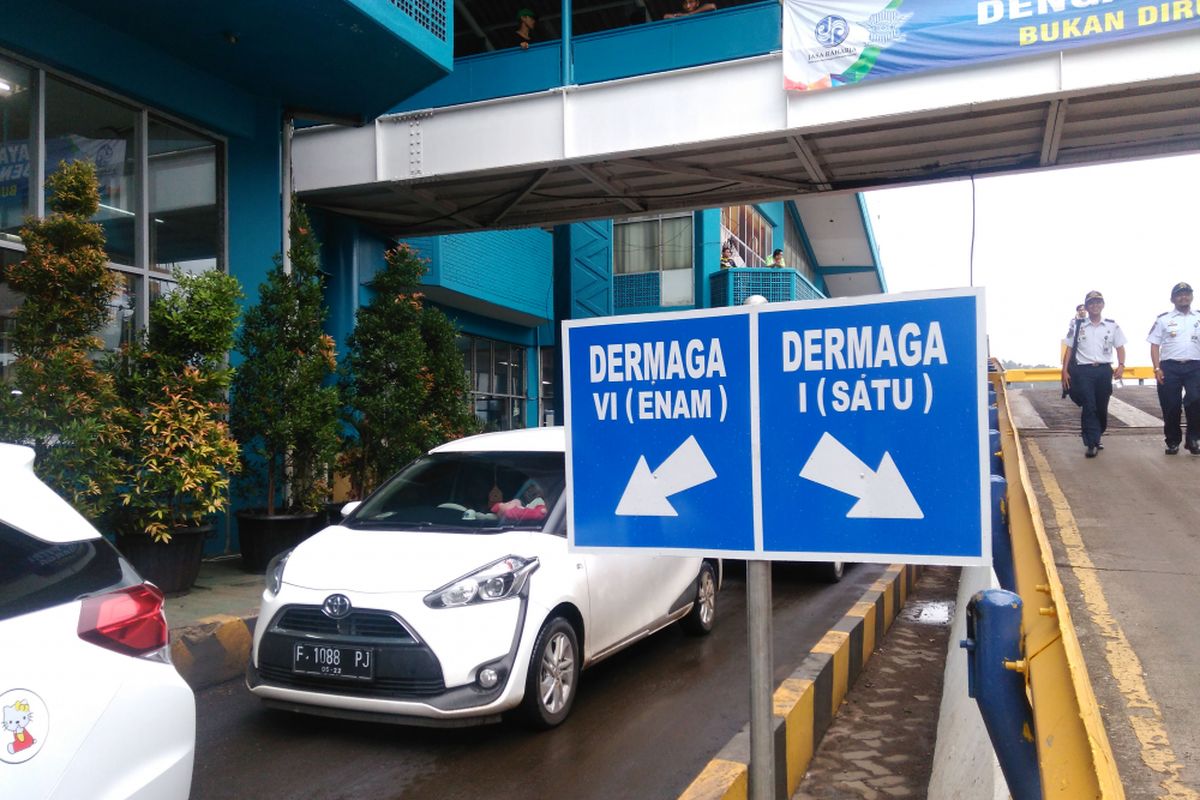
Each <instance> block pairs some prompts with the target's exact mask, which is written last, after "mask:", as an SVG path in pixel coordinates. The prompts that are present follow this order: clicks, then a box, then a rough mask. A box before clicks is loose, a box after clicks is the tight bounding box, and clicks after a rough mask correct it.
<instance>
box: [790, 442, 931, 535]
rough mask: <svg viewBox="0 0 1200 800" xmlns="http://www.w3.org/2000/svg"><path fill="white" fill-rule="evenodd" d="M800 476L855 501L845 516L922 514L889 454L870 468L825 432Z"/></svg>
mask: <svg viewBox="0 0 1200 800" xmlns="http://www.w3.org/2000/svg"><path fill="white" fill-rule="evenodd" d="M800 477H801V478H807V479H808V480H810V481H813V482H814V483H819V484H821V485H822V486H828V487H829V488H830V489H836V490H837V491H839V492H842V493H843V494H848V495H852V496H854V497H857V498H858V502H857V503H855V504H854V507H853V508H851V509H850V511H849V512H848V513H847V514H846V516H847V517H864V518H867V519H924V518H925V512H923V511H922V510H921V507H920V506H919V505H917V501H916V499H915V498H914V497H913V496H912V492H911V491H909V489H908V484H907V483H905V482H904V477H903V476H902V475H901V474H900V470H898V469H896V462H894V461H892V454H891V453H887V452H885V453H884V454H883V460H882V461H880V462H879V468H878V469H876V470H874V471H872V470H871V468H870V467H868V466H867V465H866V464H864V463H863V462H862V461H860V460H859V458H858V457H857V456H855V455H854V454H853V453H851V452H850V451H849V450H848V449H847V448H846V446H845V445H844V444H842V443H841V442H839V441H838V440H837V439H835V438H833V436H831V435H830V434H829V433H824V434H822V435H821V441H819V442H817V446H816V448H814V449H813V452H812V455H810V456H809V457H808V461H807V463H805V465H804V469H802V470H800Z"/></svg>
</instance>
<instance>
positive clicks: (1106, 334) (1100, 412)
mask: <svg viewBox="0 0 1200 800" xmlns="http://www.w3.org/2000/svg"><path fill="white" fill-rule="evenodd" d="M1083 305H1084V308H1086V309H1087V319H1083V320H1073V321H1072V323H1071V327H1070V329H1069V330H1068V331H1067V335H1066V338H1064V339H1063V343H1064V344H1065V345H1066V346H1067V350H1066V351H1065V352H1064V353H1063V367H1062V380H1063V385H1064V386H1065V387H1066V388H1067V389H1068V390H1069V391H1070V393H1071V399H1072V400H1074V401H1075V402H1076V403H1078V404H1079V406H1080V408H1081V411H1080V414H1079V427H1080V429H1081V432H1082V434H1083V446H1084V447H1085V448H1086V450H1085V451H1084V455H1086V456H1087V457H1088V458H1095V457H1096V454H1097V453H1098V452H1099V451H1100V449H1101V448H1102V447H1103V445H1102V444H1100V437H1101V436H1103V435H1104V431H1105V430H1107V429H1108V400H1109V398H1110V397H1112V382H1113V378H1120V377H1121V376H1122V375H1123V374H1125V334H1124V333H1123V332H1122V331H1121V326H1120V325H1118V324H1117V323H1115V322H1113V321H1112V320H1111V319H1103V318H1101V316H1100V315H1101V314H1102V313H1103V311H1104V295H1102V294H1100V292H1096V291H1091V292H1088V293H1087V296H1086V297H1084V298H1083ZM1114 350H1115V351H1116V353H1117V369H1116V371H1115V372H1114V371H1113V368H1112V358H1113V351H1114Z"/></svg>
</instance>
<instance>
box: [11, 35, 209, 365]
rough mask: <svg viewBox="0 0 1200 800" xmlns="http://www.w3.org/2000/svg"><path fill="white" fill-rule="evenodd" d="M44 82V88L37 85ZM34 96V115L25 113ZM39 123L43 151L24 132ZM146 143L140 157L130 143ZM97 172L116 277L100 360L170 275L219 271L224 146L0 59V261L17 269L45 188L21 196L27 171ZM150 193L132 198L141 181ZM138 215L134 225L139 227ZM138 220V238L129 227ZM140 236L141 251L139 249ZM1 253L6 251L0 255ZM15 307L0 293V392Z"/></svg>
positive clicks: (129, 331) (127, 337) (127, 333)
mask: <svg viewBox="0 0 1200 800" xmlns="http://www.w3.org/2000/svg"><path fill="white" fill-rule="evenodd" d="M39 75H40V76H43V77H40V78H39ZM39 80H41V81H42V83H43V84H44V86H45V93H44V94H45V102H44V109H42V110H41V111H39V109H38V108H37V106H36V103H37V97H38V92H35V91H33V86H34V85H35V84H37V83H38V81H39ZM39 114H41V115H44V118H45V126H44V130H45V136H44V141H43V140H40V139H35V138H34V137H33V133H34V126H33V124H32V121H33V120H34V119H36V118H37V117H38V116H39ZM143 139H144V140H145V142H146V146H145V148H144V152H143V148H142V147H141V146H140V145H139V142H141V141H142V140H143ZM79 159H87V160H89V161H91V162H92V163H94V164H95V165H96V173H97V179H98V182H99V189H100V209H99V210H98V211H97V213H96V215H95V217H94V218H93V220H94V221H95V222H97V223H99V224H100V225H101V226H102V227H103V228H104V236H105V240H106V241H105V251H106V253H107V255H108V259H109V261H110V262H111V264H112V265H113V266H114V267H115V268H116V270H117V271H118V273H119V287H118V290H117V293H116V295H115V296H114V298H113V300H112V302H111V304H110V310H111V314H110V318H109V320H108V323H107V324H106V325H105V326H104V327H103V328H102V329H101V330H100V331H97V334H98V335H99V336H100V337H101V338H102V339H103V341H104V344H105V346H106V347H108V348H115V347H118V346H119V345H120V344H122V343H124V342H129V341H131V340H132V338H133V336H134V334H135V332H136V331H137V329H138V328H139V327H142V326H144V325H145V324H146V314H147V310H148V308H149V305H148V304H149V303H152V302H154V300H155V299H157V298H158V297H159V296H161V295H162V294H164V293H166V292H168V291H170V290H171V288H172V287H173V286H174V283H173V282H172V281H171V280H169V278H167V279H164V278H163V277H162V276H164V275H166V276H169V275H170V273H171V272H172V270H173V269H175V268H179V269H181V270H183V271H184V272H187V273H192V274H196V273H200V272H204V271H206V270H210V269H222V268H224V266H225V264H224V251H225V235H226V233H225V218H224V207H225V199H224V198H225V195H224V185H225V184H224V169H225V167H224V146H223V145H222V143H221V142H220V141H218V140H216V139H213V138H210V137H206V136H204V135H203V134H201V133H197V132H195V131H190V130H188V129H186V128H184V127H182V126H180V125H176V124H174V123H171V122H168V121H166V120H162V119H158V118H156V117H153V116H151V114H150V112H149V111H148V110H147V109H143V108H138V107H136V106H134V105H133V104H126V103H123V102H121V101H119V100H115V99H112V98H109V97H107V96H104V95H101V94H99V93H97V92H93V91H89V90H87V89H84V88H82V87H80V86H77V85H75V84H74V83H72V82H70V81H69V80H67V79H65V78H61V77H58V76H53V75H48V76H47V75H45V73H42V72H40V71H38V70H36V69H34V68H32V67H29V66H25V65H21V64H18V63H16V62H14V61H10V60H8V59H6V58H2V57H0V257H2V258H3V259H4V263H8V261H9V260H11V259H19V258H22V257H23V253H22V252H21V251H20V236H19V231H20V226H21V225H22V224H23V222H24V219H25V217H26V216H27V215H28V214H31V213H33V212H34V211H36V210H37V209H36V208H35V207H34V206H35V203H34V202H33V201H34V199H35V198H37V197H38V194H37V193H38V192H39V191H41V192H43V193H45V194H46V195H48V189H47V188H46V187H45V186H40V187H39V186H31V181H32V179H33V177H34V175H33V173H34V170H32V169H31V165H32V164H36V163H38V162H39V161H40V162H42V163H43V164H44V168H45V170H46V173H45V174H46V175H49V174H51V173H52V172H54V171H55V170H56V169H57V168H58V166H59V164H60V163H61V162H64V161H65V162H73V161H77V160H79ZM143 178H144V179H145V182H146V185H147V186H148V187H149V189H148V191H147V192H146V197H141V196H139V194H140V191H141V190H140V189H139V187H140V185H141V181H142V180H143ZM139 215H141V216H140V217H139ZM139 219H141V220H144V221H145V224H144V226H143V225H139V224H137V221H138V220H139ZM143 232H144V233H145V240H146V242H147V243H148V245H143V244H142V242H141V239H142V235H143ZM6 247H7V249H5V248H6ZM20 303H21V297H20V295H19V294H17V293H16V292H13V291H12V290H11V289H9V288H8V287H7V286H5V285H4V284H3V283H0V380H3V381H9V380H11V379H12V375H11V366H10V365H11V363H12V360H13V354H12V328H13V314H14V312H15V310H16V308H17V307H18V306H19V305H20Z"/></svg>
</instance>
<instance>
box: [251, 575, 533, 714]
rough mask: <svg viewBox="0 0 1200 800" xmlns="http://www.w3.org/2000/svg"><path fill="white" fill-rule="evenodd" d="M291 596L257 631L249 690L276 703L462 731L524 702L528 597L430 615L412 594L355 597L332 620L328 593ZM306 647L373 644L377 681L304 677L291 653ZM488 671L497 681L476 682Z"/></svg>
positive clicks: (267, 609)
mask: <svg viewBox="0 0 1200 800" xmlns="http://www.w3.org/2000/svg"><path fill="white" fill-rule="evenodd" d="M285 594H286V599H287V602H285V603H280V602H264V606H263V616H262V617H260V619H263V620H265V622H264V624H263V625H262V626H261V627H260V629H259V630H258V631H256V634H255V643H254V651H253V653H252V655H251V663H250V666H249V669H248V670H247V675H246V685H247V686H248V687H249V689H250V690H251V692H253V693H254V694H255V695H257V696H258V697H260V698H261V699H262V700H263V701H264V702H267V703H269V704H270V705H273V706H276V707H281V708H286V709H290V710H293V711H301V712H305V713H314V714H323V715H327V716H338V717H355V718H362V719H372V720H381V719H383V720H389V721H393V722H410V723H411V724H431V723H433V724H436V723H439V722H440V723H444V724H463V722H464V721H466V720H471V719H473V718H477V717H485V718H486V717H489V716H495V717H497V718H498V716H499V714H500V713H502V712H503V711H506V710H508V709H510V708H513V707H514V706H516V705H517V704H518V703H520V701H521V697H522V695H523V693H524V683H525V667H526V666H527V664H528V654H527V653H525V654H524V655H522V654H521V647H520V645H521V642H522V641H523V640H524V639H525V638H526V637H524V636H522V632H523V630H524V628H525V625H526V621H527V617H528V613H527V610H528V597H527V596H521V597H517V598H512V599H511V600H506V601H500V602H497V603H495V604H493V605H487V606H468V607H464V608H456V609H430V608H428V607H427V606H425V605H424V604H423V603H422V602H421V601H420V599H419V598H414V597H413V596H412V595H407V596H392V597H381V596H379V595H374V596H371V595H367V596H357V597H356V596H354V595H350V597H351V601H352V603H353V608H354V611H353V612H352V614H351V616H350V617H348V618H347V619H346V620H343V621H340V622H334V621H332V620H329V619H328V618H327V617H325V616H324V615H323V614H322V613H321V612H320V610H319V609H320V603H321V602H322V601H323V600H324V598H325V597H326V596H327V595H328V593H327V592H313V591H311V590H294V591H287V592H285ZM279 599H280V598H274V599H273V600H275V601H278V600H279ZM414 600H415V602H414ZM381 601H383V602H381ZM418 604H419V605H418ZM393 609H403V611H404V614H403V615H401V613H399V612H398V611H396V610H393ZM356 615H357V616H356ZM299 642H303V643H308V644H319V645H330V646H342V647H360V648H361V647H369V648H371V649H372V650H373V652H374V660H375V671H374V676H373V678H372V679H371V680H352V679H345V678H334V677H326V676H320V675H309V674H301V673H296V672H294V671H293V669H292V653H293V650H294V647H295V645H296V644H297V643H299ZM483 667H489V668H491V669H493V670H495V672H496V673H497V676H498V680H497V683H496V685H495V686H493V687H491V688H489V689H485V688H483V687H482V686H480V685H479V683H478V682H477V680H476V676H477V675H478V672H479V670H480V669H482V668H483ZM418 720H419V721H420V722H417V721H418ZM477 721H487V720H486V719H481V720H477Z"/></svg>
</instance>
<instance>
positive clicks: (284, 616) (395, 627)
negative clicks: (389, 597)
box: [272, 606, 417, 644]
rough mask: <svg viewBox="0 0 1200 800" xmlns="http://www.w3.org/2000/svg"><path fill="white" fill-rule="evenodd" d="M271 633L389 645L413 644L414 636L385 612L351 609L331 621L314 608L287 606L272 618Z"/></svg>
mask: <svg viewBox="0 0 1200 800" xmlns="http://www.w3.org/2000/svg"><path fill="white" fill-rule="evenodd" d="M272 628H273V630H276V631H278V632H280V633H290V634H301V635H304V634H307V635H311V636H337V637H339V638H346V637H351V638H364V639H372V640H386V641H387V642H388V643H389V644H416V643H417V640H416V637H414V636H413V634H412V632H411V631H409V629H408V627H407V626H405V624H404V623H403V622H401V621H400V619H399V618H398V617H396V616H395V615H394V614H391V613H389V612H387V611H377V610H368V609H355V610H353V611H351V612H350V614H349V615H347V616H345V617H343V618H342V619H333V618H332V617H329V616H327V615H326V614H325V612H324V611H322V610H321V609H320V608H319V607H318V606H288V607H287V608H285V609H284V610H283V611H282V612H280V614H279V615H278V616H277V617H276V618H275V623H274V625H273V626H272Z"/></svg>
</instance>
